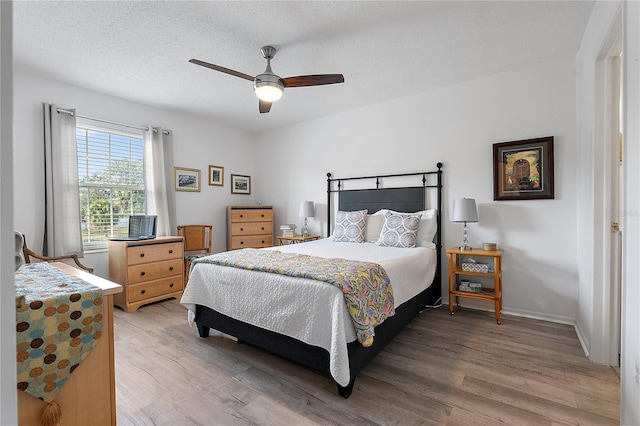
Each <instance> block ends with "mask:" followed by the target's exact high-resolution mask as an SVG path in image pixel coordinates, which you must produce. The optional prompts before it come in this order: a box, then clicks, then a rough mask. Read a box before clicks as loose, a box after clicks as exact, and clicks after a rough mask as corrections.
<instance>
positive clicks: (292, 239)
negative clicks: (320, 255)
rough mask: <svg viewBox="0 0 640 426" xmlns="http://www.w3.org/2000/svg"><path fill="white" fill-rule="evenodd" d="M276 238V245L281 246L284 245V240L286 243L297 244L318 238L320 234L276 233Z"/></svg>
mask: <svg viewBox="0 0 640 426" xmlns="http://www.w3.org/2000/svg"><path fill="white" fill-rule="evenodd" d="M276 238H277V239H278V245H279V246H283V245H285V242H287V244H297V243H304V242H307V241H315V240H317V239H318V238H320V235H307V236H306V237H304V236H302V235H276Z"/></svg>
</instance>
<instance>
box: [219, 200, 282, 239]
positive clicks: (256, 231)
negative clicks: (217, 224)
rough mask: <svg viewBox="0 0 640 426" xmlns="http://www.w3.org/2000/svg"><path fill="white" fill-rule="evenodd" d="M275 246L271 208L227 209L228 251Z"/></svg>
mask: <svg viewBox="0 0 640 426" xmlns="http://www.w3.org/2000/svg"><path fill="white" fill-rule="evenodd" d="M271 246H273V208H272V207H271V206H229V207H227V250H237V249H241V248H248V247H249V248H261V247H271Z"/></svg>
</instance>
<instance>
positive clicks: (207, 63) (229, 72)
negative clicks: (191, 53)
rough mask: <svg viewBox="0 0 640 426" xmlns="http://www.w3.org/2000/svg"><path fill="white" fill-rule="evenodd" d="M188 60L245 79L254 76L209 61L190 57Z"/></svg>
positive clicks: (252, 78) (250, 79)
mask: <svg viewBox="0 0 640 426" xmlns="http://www.w3.org/2000/svg"><path fill="white" fill-rule="evenodd" d="M189 62H191V63H192V64H196V65H200V66H203V67H205V68H210V69H212V70H215V71H220V72H223V73H225V74H229V75H233V76H235V77H240V78H244V79H245V80H249V81H253V80H254V79H255V78H254V77H252V76H250V75H249V74H245V73H243V72H240V71H234V70H231V69H229V68H225V67H221V66H218V65H213V64H210V63H209V62H204V61H200V60H198V59H190V60H189Z"/></svg>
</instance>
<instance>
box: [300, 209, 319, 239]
mask: <svg viewBox="0 0 640 426" xmlns="http://www.w3.org/2000/svg"><path fill="white" fill-rule="evenodd" d="M314 215H315V209H314V208H313V201H306V200H305V201H301V202H300V210H298V217H304V227H303V228H302V236H303V237H307V236H309V227H308V226H307V218H308V217H313V216H314Z"/></svg>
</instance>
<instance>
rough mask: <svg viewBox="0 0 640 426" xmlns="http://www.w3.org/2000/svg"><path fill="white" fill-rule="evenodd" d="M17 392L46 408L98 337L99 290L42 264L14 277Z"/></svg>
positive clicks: (99, 319) (99, 333)
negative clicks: (18, 301)
mask: <svg viewBox="0 0 640 426" xmlns="http://www.w3.org/2000/svg"><path fill="white" fill-rule="evenodd" d="M15 285H16V295H17V296H24V298H25V299H24V300H25V303H24V304H23V305H22V306H20V307H16V343H17V364H18V365H17V367H18V389H20V390H23V391H25V392H27V393H29V394H31V395H33V396H35V397H36V398H39V399H41V400H43V401H46V402H51V401H52V400H53V399H54V398H55V396H56V393H57V392H58V391H59V390H60V388H61V387H62V385H63V384H64V383H65V382H66V381H67V379H68V378H69V376H70V374H71V373H73V371H74V370H75V369H76V368H77V367H78V365H80V363H81V362H82V360H84V359H85V358H86V357H87V355H88V354H89V352H90V351H91V350H92V349H93V348H94V346H95V345H96V343H97V342H98V340H99V339H100V336H101V334H102V312H103V309H102V290H101V289H100V288H98V287H95V286H93V285H91V284H89V283H87V282H85V281H83V280H81V279H79V278H76V277H74V276H72V275H69V274H67V273H66V272H64V271H62V270H60V269H58V268H56V267H55V266H51V265H49V264H48V263H46V262H42V263H32V264H26V265H23V266H22V267H20V269H18V270H17V271H16V274H15Z"/></svg>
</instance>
